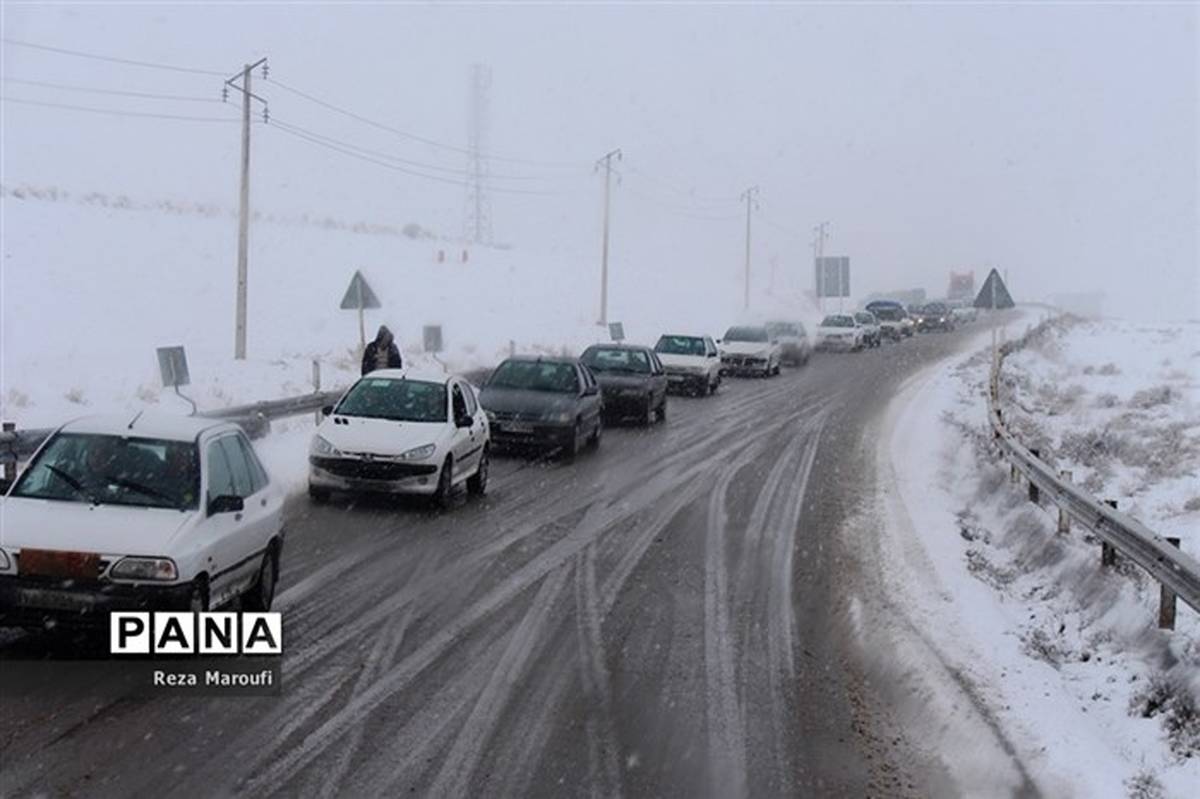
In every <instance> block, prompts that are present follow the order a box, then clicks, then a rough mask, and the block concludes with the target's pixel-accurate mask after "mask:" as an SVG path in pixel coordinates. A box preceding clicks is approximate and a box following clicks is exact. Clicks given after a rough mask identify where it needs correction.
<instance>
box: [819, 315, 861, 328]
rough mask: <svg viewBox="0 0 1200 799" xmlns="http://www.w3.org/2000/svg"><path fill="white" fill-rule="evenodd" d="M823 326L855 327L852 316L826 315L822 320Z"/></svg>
mask: <svg viewBox="0 0 1200 799" xmlns="http://www.w3.org/2000/svg"><path fill="white" fill-rule="evenodd" d="M821 327H854V317H852V316H840V315H838V316H826V317H825V318H824V319H823V320H821Z"/></svg>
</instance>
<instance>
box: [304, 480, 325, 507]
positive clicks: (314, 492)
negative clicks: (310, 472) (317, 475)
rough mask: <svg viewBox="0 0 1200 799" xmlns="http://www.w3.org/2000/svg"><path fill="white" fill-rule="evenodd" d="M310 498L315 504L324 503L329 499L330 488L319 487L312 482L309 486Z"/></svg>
mask: <svg viewBox="0 0 1200 799" xmlns="http://www.w3.org/2000/svg"><path fill="white" fill-rule="evenodd" d="M308 498H309V499H311V500H312V501H313V503H314V504H317V505H323V504H325V503H326V502H328V501H329V489H328V488H318V487H317V486H315V485H312V484H311V483H310V484H309V486H308Z"/></svg>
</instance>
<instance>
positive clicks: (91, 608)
mask: <svg viewBox="0 0 1200 799" xmlns="http://www.w3.org/2000/svg"><path fill="white" fill-rule="evenodd" d="M65 582H67V581H64V580H61V579H47V578H42V577H22V576H20V575H5V576H0V626H11V627H49V626H64V627H90V626H95V625H98V624H104V623H107V617H108V614H109V613H110V612H112V611H118V610H119V611H153V610H187V608H188V602H189V600H190V599H191V595H192V584H191V583H190V582H187V583H172V584H170V585H149V584H145V583H137V584H131V583H110V582H81V581H78V580H76V581H69V582H70V583H71V584H70V585H69V586H66V585H64V583H65Z"/></svg>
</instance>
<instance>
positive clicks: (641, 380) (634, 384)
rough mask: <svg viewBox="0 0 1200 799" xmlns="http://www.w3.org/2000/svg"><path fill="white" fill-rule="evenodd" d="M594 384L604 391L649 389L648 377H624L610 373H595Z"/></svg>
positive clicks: (623, 375) (624, 375)
mask: <svg viewBox="0 0 1200 799" xmlns="http://www.w3.org/2000/svg"><path fill="white" fill-rule="evenodd" d="M595 374H596V382H597V383H599V384H600V388H602V389H604V390H605V391H616V390H619V389H622V388H642V389H645V388H649V387H650V375H626V374H614V373H612V372H596V373H595Z"/></svg>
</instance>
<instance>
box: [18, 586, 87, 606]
mask: <svg viewBox="0 0 1200 799" xmlns="http://www.w3.org/2000/svg"><path fill="white" fill-rule="evenodd" d="M17 601H18V603H19V604H21V605H25V606H27V607H33V608H46V609H47V610H71V611H76V612H83V611H88V610H92V609H93V608H94V607H95V606H96V603H95V600H93V599H92V598H91V597H89V596H86V595H83V594H75V593H71V592H70V591H47V590H45V589H42V588H22V589H21V590H20V591H18V592H17Z"/></svg>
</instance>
